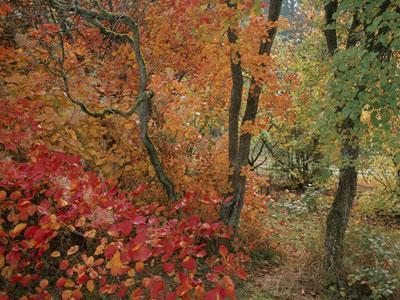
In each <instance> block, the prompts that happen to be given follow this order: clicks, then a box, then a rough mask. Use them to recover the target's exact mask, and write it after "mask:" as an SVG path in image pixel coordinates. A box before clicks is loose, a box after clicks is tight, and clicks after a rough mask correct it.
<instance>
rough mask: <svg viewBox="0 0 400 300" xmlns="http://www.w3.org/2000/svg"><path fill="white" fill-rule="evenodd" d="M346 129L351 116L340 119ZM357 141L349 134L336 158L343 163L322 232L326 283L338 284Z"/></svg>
mask: <svg viewBox="0 0 400 300" xmlns="http://www.w3.org/2000/svg"><path fill="white" fill-rule="evenodd" d="M344 124H345V125H346V129H347V130H352V129H353V127H354V123H353V121H352V120H351V119H346V120H345V121H344ZM358 154H359V148H358V140H357V138H355V137H354V136H349V137H347V138H346V139H345V141H343V143H342V146H341V153H340V159H341V161H342V163H343V165H342V166H341V168H340V172H339V183H338V187H337V190H336V194H335V198H334V201H333V203H332V207H331V209H330V211H329V214H328V217H327V220H326V233H325V261H324V265H325V271H326V274H327V280H328V281H329V282H334V283H339V282H340V281H341V279H342V278H343V277H342V274H341V272H342V257H343V249H344V245H343V243H344V237H345V233H346V229H347V225H348V222H349V218H350V212H351V208H352V206H353V202H354V198H355V196H356V190H357V170H356V166H355V165H354V164H355V162H356V161H357V159H358Z"/></svg>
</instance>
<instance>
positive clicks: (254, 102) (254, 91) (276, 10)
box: [220, 0, 282, 231]
mask: <svg viewBox="0 0 400 300" xmlns="http://www.w3.org/2000/svg"><path fill="white" fill-rule="evenodd" d="M228 5H229V6H231V7H233V8H236V6H235V4H229V2H228ZM281 7H282V0H270V1H269V6H268V20H269V21H271V22H276V21H277V20H278V18H279V15H280V11H281ZM276 32H277V28H276V26H274V27H272V28H270V29H269V30H268V36H269V40H268V41H266V42H261V43H260V50H259V55H270V54H271V48H272V43H273V40H274V38H275V35H276ZM228 39H229V42H230V43H235V42H236V39H237V37H236V35H235V33H234V31H233V30H232V29H229V30H228ZM234 55H235V56H234V57H233V58H232V59H231V74H232V91H231V103H230V108H229V163H230V167H231V168H233V174H232V175H231V176H230V177H229V183H230V184H231V187H232V190H233V191H232V192H231V193H230V194H229V195H228V196H232V198H231V200H230V201H228V202H227V203H223V205H222V207H221V210H220V218H221V220H222V221H223V222H224V223H225V224H226V225H228V226H232V227H233V228H234V230H235V231H236V230H237V229H238V227H239V221H240V214H241V211H242V208H243V205H244V196H245V192H246V181H247V178H246V176H241V174H240V170H241V168H242V167H245V166H247V164H248V160H249V155H250V144H251V138H252V135H251V134H250V133H243V134H242V135H240V137H239V126H238V122H239V114H240V107H241V102H242V91H243V77H242V68H241V65H240V53H238V52H236V53H235V54H234ZM261 89H262V87H261V86H258V85H257V84H256V82H255V80H254V79H252V80H251V83H250V89H249V93H248V95H247V105H246V110H245V113H244V116H243V119H242V123H241V124H244V123H245V122H249V121H250V122H254V121H255V119H256V116H257V111H258V102H259V100H260V94H261Z"/></svg>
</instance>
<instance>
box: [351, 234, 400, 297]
mask: <svg viewBox="0 0 400 300" xmlns="http://www.w3.org/2000/svg"><path fill="white" fill-rule="evenodd" d="M349 240H351V241H352V242H351V245H352V247H351V249H350V250H351V252H352V255H351V256H349V260H350V262H349V264H350V265H351V267H352V268H353V269H352V270H351V272H350V273H349V274H348V276H347V279H348V286H349V289H348V291H347V297H349V298H350V299H359V297H360V295H367V296H368V297H369V298H370V299H391V297H392V298H393V299H394V298H395V297H396V296H394V295H395V293H398V292H399V288H400V280H399V275H400V274H399V268H400V241H398V240H397V239H395V238H394V237H392V236H390V235H387V234H385V233H384V232H382V230H381V229H379V228H378V229H370V228H368V227H367V228H363V229H360V228H356V229H354V230H353V231H351V232H350V233H349Z"/></svg>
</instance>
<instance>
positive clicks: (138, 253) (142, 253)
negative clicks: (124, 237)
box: [131, 244, 152, 261]
mask: <svg viewBox="0 0 400 300" xmlns="http://www.w3.org/2000/svg"><path fill="white" fill-rule="evenodd" d="M151 254H152V250H151V249H149V248H148V247H147V246H146V245H145V244H142V245H140V247H139V248H138V249H137V250H135V251H133V253H131V258H132V259H134V260H139V261H146V260H147V259H148V258H149V257H150V256H151Z"/></svg>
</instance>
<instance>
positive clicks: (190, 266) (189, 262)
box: [181, 256, 196, 271]
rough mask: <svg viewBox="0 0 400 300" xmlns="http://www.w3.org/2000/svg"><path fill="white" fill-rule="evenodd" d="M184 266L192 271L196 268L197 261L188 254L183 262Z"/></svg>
mask: <svg viewBox="0 0 400 300" xmlns="http://www.w3.org/2000/svg"><path fill="white" fill-rule="evenodd" d="M181 265H182V267H183V268H184V269H186V270H188V271H192V270H194V269H195V268H196V261H195V260H194V259H193V258H192V257H190V256H186V257H185V258H184V259H183V260H182V263H181Z"/></svg>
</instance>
